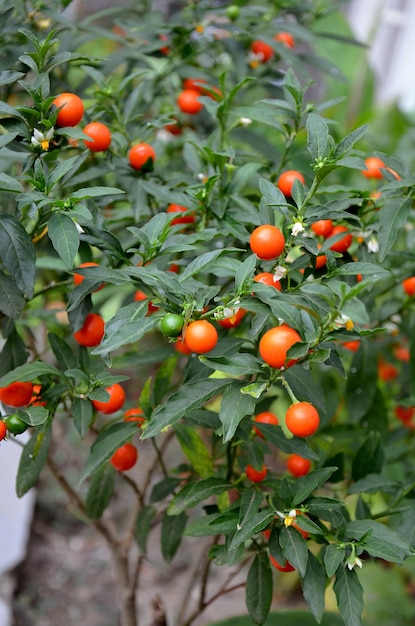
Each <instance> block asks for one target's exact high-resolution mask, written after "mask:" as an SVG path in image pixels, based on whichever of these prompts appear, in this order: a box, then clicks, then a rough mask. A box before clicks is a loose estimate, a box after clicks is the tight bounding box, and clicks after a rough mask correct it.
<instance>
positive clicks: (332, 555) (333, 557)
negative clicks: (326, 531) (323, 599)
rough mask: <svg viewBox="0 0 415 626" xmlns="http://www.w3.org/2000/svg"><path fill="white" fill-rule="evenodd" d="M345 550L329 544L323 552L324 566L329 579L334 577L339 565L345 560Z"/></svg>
mask: <svg viewBox="0 0 415 626" xmlns="http://www.w3.org/2000/svg"><path fill="white" fill-rule="evenodd" d="M345 555H346V550H345V549H344V548H342V547H341V546H339V545H337V544H334V543H331V544H330V545H328V546H327V548H326V550H325V552H324V565H325V568H326V573H327V576H328V577H329V578H331V577H332V576H334V574H335V573H336V571H337V569H338V567H339V565H340V563H343V561H344V560H345Z"/></svg>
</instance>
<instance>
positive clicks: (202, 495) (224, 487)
mask: <svg viewBox="0 0 415 626" xmlns="http://www.w3.org/2000/svg"><path fill="white" fill-rule="evenodd" d="M231 488H232V484H231V483H229V482H228V481H226V480H224V479H223V478H206V479H205V480H199V481H198V482H196V483H191V484H189V485H186V486H185V487H183V489H181V490H180V491H179V493H178V494H177V495H176V496H175V497H174V499H173V501H172V502H171V504H170V506H169V508H168V512H169V515H179V513H182V512H183V511H186V510H187V509H189V508H191V507H193V506H196V504H199V502H202V500H207V499H208V498H210V497H211V496H215V495H220V494H221V493H223V492H224V491H228V490H229V489H231Z"/></svg>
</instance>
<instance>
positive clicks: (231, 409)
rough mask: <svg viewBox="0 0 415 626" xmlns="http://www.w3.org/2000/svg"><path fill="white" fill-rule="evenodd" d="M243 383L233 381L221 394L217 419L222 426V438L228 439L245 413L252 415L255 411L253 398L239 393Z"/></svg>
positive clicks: (225, 440)
mask: <svg viewBox="0 0 415 626" xmlns="http://www.w3.org/2000/svg"><path fill="white" fill-rule="evenodd" d="M243 385H244V383H242V382H240V381H234V382H233V383H232V384H231V385H229V386H228V387H227V388H226V389H225V391H224V394H223V398H222V402H221V407H220V412H219V419H220V421H221V423H222V426H223V440H224V442H225V443H226V442H227V441H230V440H231V439H232V437H233V436H234V434H235V431H236V429H237V428H238V426H239V424H240V422H241V421H242V420H243V418H244V417H245V416H246V415H252V414H253V413H254V411H255V404H256V402H255V398H253V397H252V396H250V395H247V394H243V393H241V387H243Z"/></svg>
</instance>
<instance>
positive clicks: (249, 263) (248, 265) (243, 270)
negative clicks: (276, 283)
mask: <svg viewBox="0 0 415 626" xmlns="http://www.w3.org/2000/svg"><path fill="white" fill-rule="evenodd" d="M256 262H257V259H256V256H255V254H251V255H250V256H249V257H248V258H246V259H245V261H244V262H243V263H241V265H240V266H239V268H238V271H237V272H236V274H235V291H236V293H239V292H240V291H243V290H244V289H245V288H246V285H247V284H249V283H250V281H251V280H252V278H253V275H254V273H255V268H256Z"/></svg>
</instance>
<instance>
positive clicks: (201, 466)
mask: <svg viewBox="0 0 415 626" xmlns="http://www.w3.org/2000/svg"><path fill="white" fill-rule="evenodd" d="M174 430H175V433H176V437H177V441H178V442H179V444H180V447H181V449H182V450H183V452H184V454H185V456H186V457H187V458H188V459H189V461H190V463H191V465H192V467H193V469H194V470H195V472H196V473H197V474H199V476H201V477H202V478H208V477H209V476H212V474H213V462H212V458H211V456H210V453H209V450H208V449H207V447H206V445H205V443H204V441H203V439H202V438H201V437H200V435H199V434H198V432H197V431H196V430H195V429H194V428H193V427H190V426H185V425H184V424H176V425H175V426H174Z"/></svg>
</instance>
